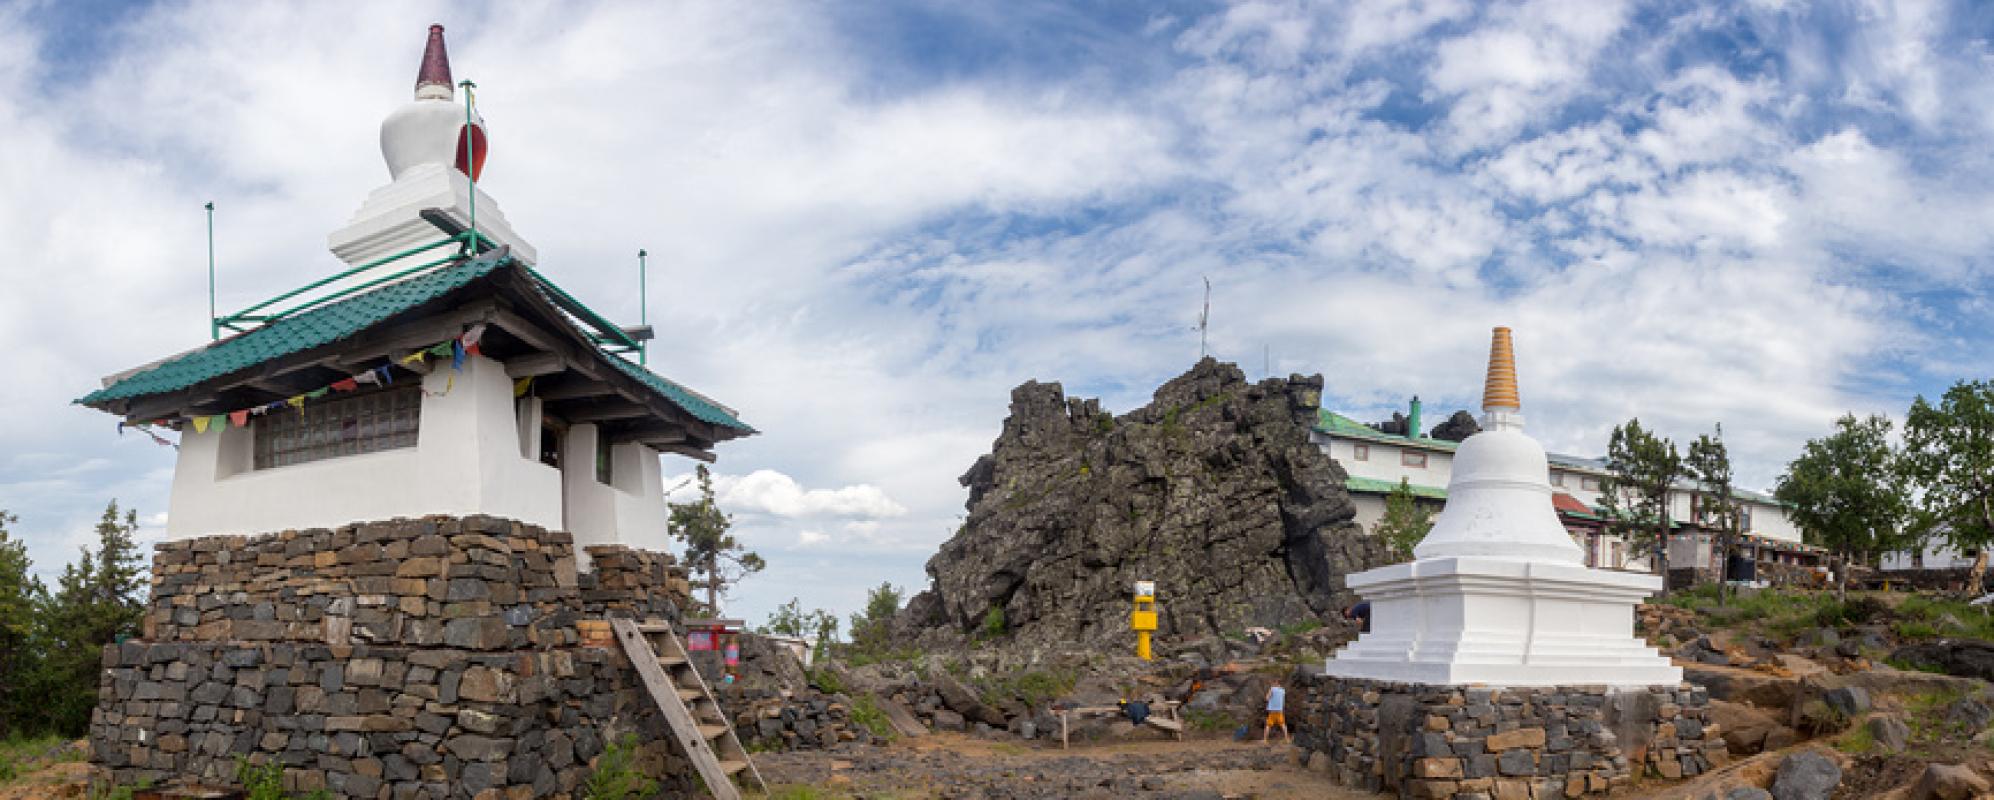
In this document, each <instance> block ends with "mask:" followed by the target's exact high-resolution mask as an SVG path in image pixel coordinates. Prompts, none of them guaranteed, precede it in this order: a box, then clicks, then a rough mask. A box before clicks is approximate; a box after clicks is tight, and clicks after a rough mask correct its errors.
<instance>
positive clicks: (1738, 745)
mask: <svg viewBox="0 0 1994 800" xmlns="http://www.w3.org/2000/svg"><path fill="white" fill-rule="evenodd" d="M1704 720H1705V721H1706V722H1712V723H1716V724H1717V726H1718V728H1717V729H1718V730H1720V731H1722V732H1723V737H1724V746H1725V747H1726V748H1727V749H1729V750H1730V751H1731V754H1732V755H1739V756H1748V755H1751V754H1753V753H1758V752H1760V751H1763V750H1768V749H1773V748H1771V747H1769V746H1768V745H1767V743H1766V739H1767V735H1768V734H1771V733H1772V732H1773V731H1775V730H1779V729H1782V728H1785V727H1786V726H1785V725H1783V724H1780V721H1779V720H1777V719H1775V718H1773V715H1771V714H1768V713H1766V712H1764V711H1760V710H1759V709H1757V708H1753V707H1752V706H1748V705H1745V704H1743V703H1733V702H1730V701H1727V700H1712V701H1710V705H1709V707H1708V708H1707V709H1705V711H1704Z"/></svg>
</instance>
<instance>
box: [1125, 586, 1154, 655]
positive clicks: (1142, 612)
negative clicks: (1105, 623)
mask: <svg viewBox="0 0 1994 800" xmlns="http://www.w3.org/2000/svg"><path fill="white" fill-rule="evenodd" d="M1129 628H1130V629H1132V630H1134V631H1135V654H1136V657H1137V658H1140V659H1142V660H1144V661H1148V660H1149V635H1150V634H1151V633H1154V632H1156V582H1155V581H1136V582H1135V610H1134V611H1132V612H1130V613H1129Z"/></svg>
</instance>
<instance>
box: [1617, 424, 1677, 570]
mask: <svg viewBox="0 0 1994 800" xmlns="http://www.w3.org/2000/svg"><path fill="white" fill-rule="evenodd" d="M1606 469H1607V472H1608V473H1609V474H1608V475H1607V477H1606V478H1605V479H1603V480H1601V481H1600V507H1601V508H1602V509H1603V510H1604V511H1605V512H1606V513H1605V516H1606V518H1607V520H1608V523H1607V525H1608V527H1609V529H1610V530H1611V531H1612V532H1614V533H1618V534H1621V535H1623V536H1626V537H1627V538H1628V540H1629V541H1630V543H1631V544H1632V549H1634V550H1636V551H1638V550H1640V549H1641V548H1642V547H1650V548H1652V552H1653V553H1654V557H1653V558H1652V559H1650V560H1651V561H1652V562H1653V567H1654V570H1655V572H1656V574H1659V575H1667V574H1668V569H1669V551H1668V544H1669V526H1670V520H1669V490H1670V489H1671V488H1672V487H1674V486H1675V482H1676V481H1677V480H1678V479H1680V478H1683V477H1686V476H1685V473H1684V469H1683V462H1682V455H1681V454H1680V453H1678V452H1677V451H1676V445H1675V442H1672V441H1669V440H1668V439H1664V438H1662V437H1660V436H1657V435H1655V433H1654V432H1653V431H1649V430H1646V429H1644V428H1642V427H1641V420H1640V419H1638V418H1637V419H1630V420H1628V421H1627V424H1625V425H1620V426H1618V427H1615V428H1614V429H1613V435H1612V436H1611V437H1610V438H1609V439H1608V440H1607V444H1606Z"/></svg>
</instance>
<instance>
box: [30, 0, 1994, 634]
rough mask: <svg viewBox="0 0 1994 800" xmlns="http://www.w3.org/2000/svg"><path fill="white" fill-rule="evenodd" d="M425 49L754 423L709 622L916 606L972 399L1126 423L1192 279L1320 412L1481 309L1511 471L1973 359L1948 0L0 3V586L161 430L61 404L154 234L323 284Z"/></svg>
mask: <svg viewBox="0 0 1994 800" xmlns="http://www.w3.org/2000/svg"><path fill="white" fill-rule="evenodd" d="M432 21H440V22H442V23H444V24H445V25H446V26H447V27H448V28H449V39H450V49H451V56H452V61H453V66H454V67H455V69H456V71H457V73H458V75H459V76H460V77H469V78H472V79H474V80H476V81H477V82H478V83H479V85H480V87H481V91H480V103H481V108H482V111H483V114H484V116H485V117H486V119H487V120H488V122H489V123H490V125H491V129H492V137H493V146H494V152H493V156H492V161H491V162H490V165H489V167H488V175H487V179H486V180H485V182H484V183H483V184H482V185H483V186H484V188H486V189H488V190H489V191H490V192H491V193H492V194H493V195H494V196H496V197H497V198H498V201H499V202H500V204H501V205H502V207H503V208H504V209H505V212H506V214H507V216H508V217H509V219H510V220H511V221H512V222H513V225H514V227H515V228H516V229H518V230H519V231H520V232H522V233H523V234H524V235H525V236H527V237H528V238H529V239H531V240H532V241H533V242H534V243H535V244H536V245H537V246H538V247H539V249H540V251H541V257H542V262H543V264H542V266H543V268H544V269H545V270H546V271H547V272H548V273H549V274H550V275H551V276H552V277H554V278H555V279H556V280H558V281H560V282H561V283H562V284H563V285H564V286H566V287H568V288H569V289H570V290H572V291H574V292H575V293H576V294H578V295H579V296H581V297H583V298H584V299H585V300H587V301H589V302H590V303H592V304H594V305H595V306H596V307H597V308H598V309H599V310H602V311H604V312H605V313H608V314H610V315H611V316H614V317H617V318H623V319H634V318H635V317H636V311H637V309H636V301H635V299H634V292H633V291H632V290H633V289H634V284H635V277H634V253H635V251H636V250H637V249H638V248H640V247H643V248H647V249H648V250H649V251H650V252H651V253H652V254H653V259H652V265H653V273H652V274H653V281H652V295H651V298H650V300H651V318H652V320H653V322H654V324H656V325H657V326H658V328H659V331H660V334H661V337H662V338H663V340H665V341H669V342H673V343H675V344H673V345H672V346H670V347H666V348H662V349H661V350H660V351H654V353H653V359H652V363H653V366H654V367H655V368H657V369H658V370H659V371H661V372H663V373H665V374H667V375H670V376H671V377H673V378H675V379H678V380H681V381H684V382H685V383H687V384H689V385H692V386H694V387H697V388H699V389H701V390H702V391H705V392H708V393H710V394H713V395H715V396H717V397H719V398H721V399H723V400H724V401H726V402H728V403H730V404H731V405H733V406H735V407H737V408H739V409H740V410H741V411H742V413H743V415H744V416H745V417H746V418H747V419H748V420H749V421H750V422H752V423H754V424H755V425H756V426H757V427H758V428H760V429H761V430H763V431H764V434H763V435H761V436H758V437H755V438H752V439H749V440H746V441H743V442H737V443H730V444H729V445H727V446H726V447H724V448H722V451H721V460H720V462H719V464H718V470H719V472H720V484H721V487H722V490H723V496H722V500H723V503H724V504H726V505H728V507H729V508H730V510H732V511H734V513H735V514H736V519H737V523H738V526H739V528H740V530H741V531H742V534H743V536H744V538H746V539H747V540H748V541H749V542H750V543H752V544H753V545H754V546H755V547H757V548H759V549H760V550H761V551H762V553H763V554H764V555H765V556H767V557H769V559H770V561H771V562H772V567H771V568H770V570H769V572H768V573H766V574H765V575H764V576H761V577H758V578H756V579H753V580H751V581H750V582H749V583H748V584H747V585H746V586H744V587H743V588H742V589H741V590H740V592H739V593H738V594H737V596H736V600H737V602H738V604H739V605H738V606H737V608H738V609H739V610H740V611H741V612H742V613H744V614H746V615H747V616H749V617H751V618H758V617H760V616H761V615H762V614H764V613H765V612H766V611H767V610H768V609H769V608H771V607H773V606H774V605H776V604H777V603H780V602H782V601H784V600H786V599H788V598H789V597H790V596H792V595H796V596H800V597H801V598H802V600H803V601H804V603H805V604H806V605H807V606H829V607H833V608H837V609H840V610H850V609H852V608H855V607H856V606H857V605H859V603H860V602H861V601H862V599H863V591H864V589H865V588H866V587H868V586H873V585H877V584H878V583H879V582H881V581H891V582H893V583H896V584H900V585H914V586H918V585H920V584H922V583H923V582H924V578H923V576H922V572H921V565H922V563H923V562H924V561H925V559H926V558H927V557H928V555H930V554H931V553H932V552H933V550H934V548H935V546H936V545H937V544H938V543H939V542H940V541H941V540H942V539H943V538H945V537H946V536H947V535H948V534H949V533H950V532H951V531H952V530H953V529H954V528H955V527H956V526H957V525H958V524H959V521H960V517H961V514H962V502H963V500H964V499H965V495H964V492H963V490H962V489H961V488H960V487H959V486H957V485H956V483H955V478H956V476H957V475H959V474H960V473H961V472H962V471H963V470H964V469H966V468H967V467H968V466H969V464H970V463H971V462H972V461H973V460H974V459H975V457H976V456H977V455H978V454H979V453H981V452H983V451H985V450H987V448H988V447H989V444H990V441H991V440H992V438H994V437H995V435H996V433H997V431H998V428H999V425H1000V423H1001V421H1002V418H1003V415H1004V409H1005V403H1006V400H1007V397H1008V392H1009V389H1010V387H1012V386H1014V385H1016V384H1017V383H1019V382H1022V381H1024V380H1027V379H1033V378H1036V379H1040V380H1059V381H1062V382H1063V383H1064V384H1065V386H1066V388H1067V390H1068V392H1069V393H1070V394H1073V395H1078V396H1100V397H1102V398H1103V400H1104V402H1105V403H1106V404H1107V405H1108V406H1109V407H1110V408H1113V409H1115V410H1116V411H1125V410H1127V409H1129V408H1132V407H1134V406H1136V405H1139V404H1141V403H1142V402H1144V401H1145V400H1146V399H1147V396H1148V393H1149V392H1150V390H1151V389H1152V388H1153V387H1154V386H1155V385H1157V384H1158V383H1160V382H1161V381H1163V380H1165V379H1167V378H1169V377H1170V376H1172V375H1175V374H1177V373H1178V372H1181V371H1182V370H1183V369H1185V368H1187V367H1188V366H1189V365H1190V363H1191V361H1192V360H1193V359H1195V357H1196V355H1197V348H1198V337H1197V333H1196V331H1195V330H1194V328H1193V326H1194V324H1195V321H1196V318H1197V313H1198V306H1199V302H1200V300H1201V299H1202V291H1203V283H1202V280H1203V279H1204V278H1207V277H1208V278H1210V279H1211V281H1212V284H1213V290H1212V296H1213V313H1212V330H1211V341H1212V348H1213V351H1214V352H1215V353H1216V354H1217V355H1219V356H1220V357H1222V358H1226V359H1229V360H1235V361H1237V362H1239V363H1240V364H1241V365H1242V366H1243V367H1244V368H1245V369H1246V370H1247V372H1248V373H1249V374H1250V375H1252V376H1254V377H1259V376H1260V375H1261V374H1262V373H1263V371H1264V370H1263V360H1265V361H1267V362H1270V363H1269V366H1271V369H1272V370H1273V371H1274V372H1277V373H1281V374H1286V373H1290V372H1301V373H1317V372H1320V373H1323V374H1324V375H1325V377H1326V381H1327V387H1328V391H1327V392H1326V395H1325V404H1327V405H1330V406H1332V407H1334V408H1336V409H1338V410H1341V411H1345V412H1347V413H1351V414H1352V415H1354V416H1357V417H1359V418H1381V417H1383V416H1385V415H1387V414H1388V413H1389V412H1390V411H1391V410H1392V409H1394V408H1398V407H1401V406H1402V405H1403V404H1404V402H1405V401H1406V400H1407V399H1408V398H1409V397H1410V396H1412V395H1413V394H1418V395H1420V396H1421V397H1422V398H1423V399H1424V400H1425V401H1426V403H1427V408H1428V409H1434V410H1440V411H1445V410H1451V409H1453V408H1460V407H1467V406H1469V405H1471V404H1472V403H1473V402H1474V400H1475V398H1474V393H1475V392H1476V391H1477V389H1478V388H1479V380H1478V375H1479V370H1480V362H1481V359H1482V358H1483V356H1484V349H1485V348H1486V346H1487V331H1488V328H1489V327H1491V326H1493V325H1510V326H1512V327H1514V328H1515V329H1516V331H1517V342H1518V348H1519V357H1520V359H1521V362H1522V363H1521V365H1520V368H1521V373H1522V380H1523V395H1524V402H1525V405H1526V408H1527V410H1528V412H1529V415H1530V420H1531V430H1532V431H1533V433H1535V434H1536V435H1537V436H1539V437H1540V438H1542V439H1543V440H1544V441H1545V443H1546V445H1547V446H1549V447H1550V448H1552V449H1554V450H1558V451H1561V452H1569V453H1575V454H1581V455H1594V454H1597V453H1599V452H1600V451H1601V450H1602V449H1603V447H1604V442H1605V438H1606V432H1607V430H1608V429H1609V428H1610V427H1611V426H1612V425H1614V424H1615V423H1617V422H1620V421H1623V420H1625V419H1627V418H1629V417H1632V416H1639V417H1640V418H1641V419H1642V420H1643V421H1644V422H1645V423H1649V424H1651V425H1656V426H1659V427H1660V429H1661V430H1663V431H1664V432H1665V433H1667V434H1669V435H1671V436H1673V437H1674V438H1675V439H1677V440H1678V441H1686V440H1688V439H1691V438H1694V436H1695V435H1696V434H1698V433H1701V432H1705V431H1708V430H1709V429H1710V428H1711V427H1712V426H1713V425H1715V424H1717V423H1720V422H1721V423H1722V424H1723V425H1724V430H1725V432H1726V433H1727V435H1728V436H1729V438H1730V442H1731V444H1732V447H1733V450H1734V452H1735V453H1736V455H1737V458H1738V460H1739V462H1740V464H1739V466H1740V473H1741V475H1742V477H1743V478H1744V479H1745V480H1746V482H1747V483H1749V484H1751V485H1753V486H1755V487H1758V488H1765V487H1768V486H1770V485H1771V483H1772V482H1773V480H1774V479H1775V478H1776V477H1777V475H1778V474H1779V472H1780V469H1781V467H1782V465H1783V464H1784V463H1785V462H1786V461H1787V460H1789V459H1791V458H1792V457H1793V456H1794V454H1795V453H1796V452H1797V451H1798V449H1799V447H1800V445H1801V443H1802V442H1804V441H1805V440H1806V439H1807V438H1809V437H1812V436H1818V435H1821V434H1822V433H1824V432H1825V431H1826V430H1828V427H1829V425H1830V424H1831V422H1832V420H1833V418H1834V417H1835V416H1837V415H1839V414H1841V413H1843V412H1844V411H1850V410H1853V411H1858V412H1871V411H1874V412H1881V413H1886V414H1889V415H1892V416H1900V415H1901V414H1902V412H1903V409H1904V408H1905V407H1906V406H1907V405H1908V403H1909V401H1910V399H1911V397H1913V396H1914V395H1916V394H1919V393H1924V394H1927V395H1930V394H1935V393H1937V392H1939V391H1942V390H1943V389H1944V387H1946V386H1947V385H1949V384H1950V383H1951V382H1953V381H1955V380H1959V379H1962V378H1976V379H1984V378H1987V377H1989V373H1990V372H1994V358H1990V357H1989V355H1988V353H1989V347H1990V344H1994V341H1991V340H1994V334H1990V333H1988V331H1989V330H1990V327H1994V326H1990V325H1989V324H1988V323H1989V322H1990V321H1994V320H1990V318H1994V305H1990V297H1989V295H1990V291H1991V290H1994V279H1990V278H1989V274H1990V270H1989V263H1988V256H1987V253H1988V252H1990V248H1989V245H1990V239H1991V238H1994V224H1990V223H1994V202H1990V201H1994V197H1990V196H1989V195H1990V194H1994V189H1990V188H1988V187H1994V180H1990V178H1994V161H1990V156H1989V154H1990V152H1994V148H1990V147H1989V144H1990V138H1994V137H1990V132H1994V85H1990V83H1989V81H1988V80H1987V79H1986V77H1985V76H1986V75H1988V74H1990V71H1989V69H1988V67H1989V66H1990V64H1989V63H1988V62H1989V61H1990V59H1994V50H1990V45H1989V36H1990V32H1991V31H1994V11H1989V10H1988V9H1987V8H1986V7H1985V6H1978V5H1975V4H1971V3H1930V4H1924V3H1887V2H1843V3H1835V2H1823V3H1800V2H1778V1H1777V0H1759V1H1757V2H1741V3H1725V4H1696V3H1680V2H1661V3H1640V2H1583V3H1555V2H1526V3H1487V4H1477V3H1467V2H1448V1H1446V0H1434V1H1432V2H1386V1H1380V2H1364V3H1344V4H1338V3H1330V4H1306V3H1276V2H1268V3H1237V4H1207V3H1167V4H1131V3H1106V2H1076V3H1065V4H1061V3H1029V2H1007V3H988V4H972V3H945V2H909V3H867V4H852V3H842V4H822V3H810V4H783V3H757V4H717V3H714V4H707V3H683V4H669V5H665V6H662V7H659V6H655V5H652V4H636V3H578V4H569V3H561V4H554V3H518V4H506V5H503V6H484V5H480V4H469V3H464V4H456V3H442V2H418V3H397V4H386V3H360V4H341V5H334V4H315V5H278V4H256V3H250V4H238V3H221V2H171V3H156V4H136V5H123V4H107V3H73V2H72V3H61V2H46V1H43V0H32V1H30V2H21V1H20V0H14V2H0V153H6V154H7V155H6V156H5V160H4V161H0V178H3V179H0V241H6V242H8V243H9V247H10V248H11V249H12V251H13V252H11V253H10V256H11V258H9V259H8V260H7V261H6V262H5V266H0V270H5V271H6V272H7V277H9V278H11V279H12V280H11V281H10V284H11V285H14V286H16V287H21V288H22V289H23V290H18V291H15V292H10V293H6V294H5V295H3V296H0V374H6V375H9V376H12V378H13V381H14V383H13V389H14V391H12V392H9V393H6V394H4V395H0V418H4V419H8V420H12V421H14V424H12V425H8V426H5V427H0V508H5V509H8V510H11V511H13V512H14V513H16V514H18V515H19V516H20V517H21V518H22V519H21V522H20V523H19V524H17V525H16V526H14V529H15V531H16V533H18V534H21V535H23V536H24V537H25V538H26V539H27V540H28V542H29V543H30V546H31V549H32V553H33V555H34V557H35V558H36V560H37V562H38V565H39V566H40V567H41V568H42V569H43V570H45V571H50V572H53V571H56V570H59V569H60V564H61V563H62V562H63V561H66V560H68V559H70V558H73V555H74V552H75V548H76V546H78V545H79V544H82V543H84V542H86V541H87V540H88V538H87V537H88V529H89V524H90V522H91V521H92V520H93V519H94V518H95V516H96V514H97V512H98V511H99V510H101V508H102V505H103V503H104V502H106V501H107V500H109V499H111V498H112V497H116V498H118V499H119V500H121V501H123V502H125V503H126V504H128V505H133V506H135V507H137V508H138V509H139V510H140V512H141V514H142V517H143V518H144V519H145V520H147V522H148V531H149V532H150V534H151V535H156V534H157V533H158V532H159V530H160V526H159V522H160V521H162V520H163V518H164V517H163V515H164V514H165V513H166V511H167V509H166V508H165V497H166V485H167V481H168V479H169V477H170V471H171V455H170V451H169V450H166V449H163V448H159V447H156V446H154V445H152V444H150V443H148V442H146V441H144V440H143V439H139V438H135V437H132V436H126V437H123V438H120V437H118V436H116V435H115V434H114V433H113V422H114V421H113V420H111V419H110V418H108V417H105V416H103V415H101V414H97V413H95V412H91V411H87V410H83V409H78V408H74V407H72V406H70V405H68V401H69V400H70V399H72V398H74V397H76V396H79V395H81V394H83V393H84V392H86V391H87V390H88V389H89V388H91V387H92V386H94V385H95V381H96V380H97V378H98V377H100V376H102V375H105V374H109V373H111V372H115V371H118V370H121V369H125V368H127V367H130V366H132V365H134V364H138V363H143V362H145V361H149V360H151V359H153V358H156V357H158V356H160V355H163V354H166V353H169V352H175V351H178V350H180V349H184V348H186V347H190V346H194V345H196V344H198V343H199V342H200V341H201V337H203V336H204V335H205V332H206V331H205V321H204V320H203V317H202V315H203V314H204V313H205V311H206V302H207V298H206V296H205V287H204V285H203V282H202V277H203V269H204V267H205V257H204V256H205V253H204V247H203V228H202V216H201V211H200V206H201V203H203V202H206V201H208V200H213V201H215V202H216V203H217V206H218V207H219V209H220V214H219V221H218V250H219V254H220V262H221V265H222V268H221V272H222V280H221V304H222V305H223V306H225V307H230V308H233V307H240V306H243V305H247V304H249V303H251V302H254V301H256V300H260V299H262V298H264V297H267V296H269V295H272V294H275V293H276V292H279V291H282V290H284V289H287V288H290V287H292V286H296V285H299V284H301V283H304V282H306V281H308V280H311V279H313V278H315V277H318V276H321V275H324V274H327V273H328V272H330V271H331V270H332V269H333V268H334V265H335V263H336V262H335V261H334V260H333V259H332V258H331V256H330V255H329V254H328V253H327V252H326V251H325V248H324V241H325V240H324V236H325V234H326V233H327V232H329V231H331V230H333V229H335V228H337V227H339V226H340V225H341V224H343V223H344V221H345V220H346V218H347V215H349V214H351V213H352V211H353V210H354V209H355V208H357V207H358V205H359V203H360V201H361V199H362V198H363V197H364V196H365V194H366V192H367V191H368V190H370V189H372V188H374V187H375V186H377V185H379V184H381V183H383V182H385V181H386V177H387V176H386V171H385V169H384V168H383V167H382V165H381V163H380V161H379V156H378V152H377V150H376V144H375V136H376V130H377V126H378V124H379V121H380V119H381V118H382V116H384V115H385V114H386V113H387V112H388V111H389V110H391V109H392V108H394V106H395V105H397V104H399V103H401V102H403V101H405V100H406V99H407V92H408V91H409V84H410V81H411V79H412V77H413V74H414V70H415V65H416V60H417V58H418V56H419V54H420V48H421V42H422V36H423V30H424V26H425V25H427V24H428V23H430V22H432ZM1429 416H1431V413H1430V414H1429ZM687 469H689V464H685V463H680V462H678V461H676V460H673V461H669V462H668V464H667V470H666V471H667V473H669V474H673V475H678V474H683V472H685V471H686V470H687ZM670 480H671V482H673V483H676V478H673V479H670Z"/></svg>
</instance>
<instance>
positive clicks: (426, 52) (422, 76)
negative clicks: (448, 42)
mask: <svg viewBox="0 0 1994 800" xmlns="http://www.w3.org/2000/svg"><path fill="white" fill-rule="evenodd" d="M425 86H440V87H443V90H444V91H445V92H450V93H454V92H455V90H456V84H455V83H454V82H452V81H451V80H450V54H449V52H447V51H445V50H444V49H443V26H442V25H431V26H429V43H428V44H427V45H425V46H423V48H422V71H420V72H417V73H416V76H415V91H416V94H417V96H420V95H421V94H422V89H423V87H425ZM445 96H446V97H447V96H449V95H447V94H446V95H445Z"/></svg>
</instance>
